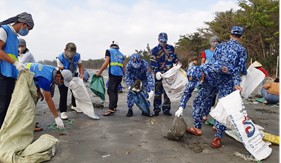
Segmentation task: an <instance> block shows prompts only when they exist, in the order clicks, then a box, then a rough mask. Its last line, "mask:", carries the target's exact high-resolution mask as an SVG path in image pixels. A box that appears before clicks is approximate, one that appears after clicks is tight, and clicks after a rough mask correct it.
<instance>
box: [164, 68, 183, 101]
mask: <svg viewBox="0 0 281 163" xmlns="http://www.w3.org/2000/svg"><path fill="white" fill-rule="evenodd" d="M180 67H181V64H178V65H176V66H174V67H173V68H171V69H170V70H169V71H167V72H165V73H164V74H162V75H161V77H162V84H163V87H164V90H165V92H166V94H167V96H168V97H169V99H170V101H171V102H173V101H177V100H180V99H181V97H182V95H183V92H184V89H185V85H186V83H187V82H188V81H187V76H186V72H185V71H184V70H183V69H181V68H180Z"/></svg>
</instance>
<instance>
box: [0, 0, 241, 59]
mask: <svg viewBox="0 0 281 163" xmlns="http://www.w3.org/2000/svg"><path fill="white" fill-rule="evenodd" d="M0 6H1V10H0V21H3V20H5V19H7V18H9V17H12V16H15V15H17V14H19V13H21V12H24V11H26V12H28V13H31V14H32V16H33V19H34V23H35V26H34V29H33V30H32V31H30V33H29V34H28V35H27V36H25V37H23V38H24V39H25V40H26V41H27V47H28V48H29V49H30V51H31V53H32V54H33V55H34V57H35V59H36V60H37V61H38V60H53V59H55V58H56V56H57V55H58V54H60V53H62V52H63V50H64V48H65V45H66V44H67V43H68V42H74V43H75V44H76V45H77V51H78V52H79V53H80V54H81V56H82V60H88V59H100V58H104V55H105V54H104V53H105V50H106V49H107V48H108V47H109V45H110V43H111V41H113V40H114V41H117V42H118V43H119V46H120V50H121V52H123V54H125V55H127V56H129V55H131V54H132V53H134V52H135V49H138V50H143V49H145V48H146V45H147V43H149V44H150V47H151V48H152V47H154V46H156V45H157V44H158V41H157V36H158V34H159V33H160V32H166V33H167V34H168V43H169V44H172V45H174V44H175V42H177V41H178V39H179V36H180V35H185V34H191V33H193V32H196V29H198V28H202V27H205V24H204V22H208V21H212V20H213V18H214V16H215V12H218V11H227V10H230V9H234V10H237V9H238V5H237V1H236V0H200V1H199V0H1V1H0Z"/></svg>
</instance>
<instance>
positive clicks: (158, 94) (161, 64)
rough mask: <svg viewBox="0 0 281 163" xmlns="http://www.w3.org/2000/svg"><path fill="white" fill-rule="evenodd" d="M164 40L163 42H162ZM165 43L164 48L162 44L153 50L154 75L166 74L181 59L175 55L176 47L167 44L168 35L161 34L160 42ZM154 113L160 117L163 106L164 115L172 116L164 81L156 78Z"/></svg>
mask: <svg viewBox="0 0 281 163" xmlns="http://www.w3.org/2000/svg"><path fill="white" fill-rule="evenodd" d="M162 39H163V41H162ZM161 41H162V42H164V43H165V45H164V47H165V48H163V47H162V46H161V45H160V43H159V44H158V45H157V46H156V47H154V48H153V49H152V51H151V52H152V55H151V59H150V61H151V62H150V64H151V65H150V66H151V69H152V71H153V73H154V75H155V74H156V73H157V72H161V73H165V72H167V71H168V70H169V69H170V68H172V67H173V65H174V64H177V63H178V61H179V59H178V57H177V55H176V54H175V50H174V47H173V46H172V45H169V44H166V42H167V34H166V33H160V34H159V42H161ZM162 94H164V103H163V104H162ZM153 106H154V113H156V115H158V113H159V112H160V111H161V106H162V110H163V112H164V114H165V113H166V114H170V109H171V101H170V99H169V97H168V96H167V94H166V92H165V90H164V88H163V85H162V79H160V80H157V79H156V78H155V96H154V103H153Z"/></svg>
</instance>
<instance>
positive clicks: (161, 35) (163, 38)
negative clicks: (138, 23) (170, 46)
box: [158, 32, 168, 43]
mask: <svg viewBox="0 0 281 163" xmlns="http://www.w3.org/2000/svg"><path fill="white" fill-rule="evenodd" d="M158 40H159V41H160V42H163V43H167V41H168V35H167V33H165V32H161V33H159V35H158Z"/></svg>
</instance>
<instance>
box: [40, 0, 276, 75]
mask: <svg viewBox="0 0 281 163" xmlns="http://www.w3.org/2000/svg"><path fill="white" fill-rule="evenodd" d="M237 3H238V5H239V6H240V9H239V10H237V11H233V10H232V9H231V10H229V11H225V12H217V13H215V18H214V19H213V20H212V21H211V22H204V23H205V24H206V25H207V27H205V28H198V29H197V31H196V32H194V33H191V34H185V35H180V38H179V40H178V42H176V44H175V53H176V54H177V55H178V57H179V58H180V60H181V62H182V64H183V68H185V67H187V66H188V63H189V62H191V60H192V58H194V57H198V59H200V53H201V51H203V50H205V49H208V48H210V44H209V38H210V37H211V36H213V35H217V36H218V37H219V39H220V40H221V41H228V40H229V35H230V29H231V27H232V26H234V25H238V26H242V27H243V28H244V31H245V32H244V34H243V43H242V44H243V46H244V47H245V48H246V50H247V55H248V60H247V64H248V65H247V66H249V65H250V64H251V63H252V62H254V61H258V62H260V63H261V64H262V65H263V67H264V68H265V69H266V70H267V71H268V72H269V74H270V75H271V76H275V75H277V73H278V64H279V63H278V61H279V59H278V57H279V0H238V1H237ZM191 23H192V22H191ZM136 52H138V53H139V54H141V55H142V57H143V58H144V59H145V60H146V61H148V62H149V58H150V54H151V51H150V47H149V45H148V44H147V47H145V48H144V49H143V50H136ZM128 61H129V57H128V56H126V57H125V62H128ZM41 62H42V63H44V64H51V65H54V66H55V65H56V61H55V60H54V61H46V60H45V61H41ZM103 62H104V59H95V60H93V59H89V60H87V61H85V60H84V61H83V65H84V67H85V68H90V69H98V68H100V67H101V66H102V64H103ZM277 76H278V75H277Z"/></svg>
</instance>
